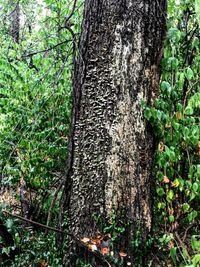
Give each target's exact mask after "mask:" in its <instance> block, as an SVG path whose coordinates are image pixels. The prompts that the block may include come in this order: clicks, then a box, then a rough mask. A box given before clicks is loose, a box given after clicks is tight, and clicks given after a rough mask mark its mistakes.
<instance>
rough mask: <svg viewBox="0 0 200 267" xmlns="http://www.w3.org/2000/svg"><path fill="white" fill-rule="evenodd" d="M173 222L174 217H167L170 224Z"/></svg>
mask: <svg viewBox="0 0 200 267" xmlns="http://www.w3.org/2000/svg"><path fill="white" fill-rule="evenodd" d="M174 220H175V218H174V215H170V216H169V222H170V223H173V222H174Z"/></svg>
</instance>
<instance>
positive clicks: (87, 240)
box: [81, 237, 90, 243]
mask: <svg viewBox="0 0 200 267" xmlns="http://www.w3.org/2000/svg"><path fill="white" fill-rule="evenodd" d="M81 241H82V242H83V243H88V242H90V239H89V238H88V237H84V238H82V239H81Z"/></svg>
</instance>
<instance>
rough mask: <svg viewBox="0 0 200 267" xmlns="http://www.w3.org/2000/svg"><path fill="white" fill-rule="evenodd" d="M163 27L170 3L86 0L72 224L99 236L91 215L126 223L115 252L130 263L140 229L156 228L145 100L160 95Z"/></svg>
mask: <svg viewBox="0 0 200 267" xmlns="http://www.w3.org/2000/svg"><path fill="white" fill-rule="evenodd" d="M165 24H166V0H157V1H150V0H148V1H146V0H143V1H141V0H140V1H137V0H134V1H133V0H126V1H125V0H101V1H99V0H86V1H85V9H84V20H83V25H82V34H81V38H80V44H79V58H78V62H77V65H76V69H75V75H74V92H73V114H72V129H71V137H70V146H69V158H68V175H67V180H66V186H65V201H64V210H66V211H68V218H69V229H70V232H72V233H73V234H74V235H76V236H77V237H78V238H82V237H90V238H91V237H94V236H95V235H96V234H97V233H98V232H101V231H102V230H101V229H100V226H99V225H98V223H96V220H95V219H94V215H96V216H99V218H101V219H102V220H103V221H104V223H105V225H106V224H107V223H108V222H109V220H110V217H111V214H113V213H114V214H115V216H116V220H117V222H118V225H119V226H120V225H121V226H123V225H126V231H125V233H124V235H123V238H121V240H120V241H119V242H118V246H117V249H119V251H120V250H123V251H125V252H127V253H128V257H127V259H128V261H130V262H131V263H132V266H133V264H134V257H135V256H134V255H133V251H132V250H131V241H133V239H134V238H135V231H136V228H137V227H136V226H138V225H139V227H140V230H141V235H142V239H143V242H145V239H146V237H147V234H148V233H149V231H150V229H151V176H150V173H151V166H152V157H153V138H152V132H151V130H150V128H149V125H148V124H147V123H146V121H145V119H144V117H143V111H142V108H141V101H143V100H144V101H145V102H147V103H150V102H151V101H153V99H154V98H155V97H156V95H157V90H158V83H159V78H160V59H161V57H162V51H163V50H162V49H163V40H164V36H165V30H166V25H165ZM119 218H121V220H123V222H122V223H121V224H120V222H119V221H120V220H119ZM122 218H123V219H122ZM69 254H70V257H69V255H67V256H66V258H65V260H64V262H65V266H75V263H74V261H75V259H76V258H78V257H79V256H81V255H80V254H81V252H80V251H79V248H78V245H77V244H76V243H74V242H71V244H70V253H69ZM97 266H100V265H97Z"/></svg>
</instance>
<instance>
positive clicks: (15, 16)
mask: <svg viewBox="0 0 200 267" xmlns="http://www.w3.org/2000/svg"><path fill="white" fill-rule="evenodd" d="M11 4H12V6H13V5H14V3H13V2H11ZM19 31H20V5H19V1H17V3H16V4H15V7H14V9H13V11H12V12H11V29H10V34H11V36H12V37H13V39H14V41H15V42H16V43H19Z"/></svg>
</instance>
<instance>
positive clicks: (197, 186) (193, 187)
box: [192, 182, 199, 193]
mask: <svg viewBox="0 0 200 267" xmlns="http://www.w3.org/2000/svg"><path fill="white" fill-rule="evenodd" d="M198 188H199V185H198V184H197V183H196V182H195V183H193V185H192V190H193V191H194V192H195V193H196V192H197V191H198Z"/></svg>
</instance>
